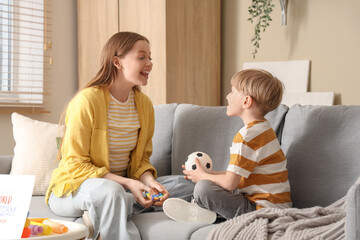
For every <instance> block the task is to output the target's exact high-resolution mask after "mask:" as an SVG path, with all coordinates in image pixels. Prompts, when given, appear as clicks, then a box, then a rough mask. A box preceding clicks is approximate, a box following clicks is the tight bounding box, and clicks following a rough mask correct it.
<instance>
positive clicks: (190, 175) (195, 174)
mask: <svg viewBox="0 0 360 240" xmlns="http://www.w3.org/2000/svg"><path fill="white" fill-rule="evenodd" d="M195 164H196V169H195V170H185V165H182V168H183V169H184V170H183V173H184V175H185V176H184V178H185V179H189V180H191V181H192V182H194V183H196V182H198V181H200V180H202V179H206V175H207V173H206V172H205V170H204V169H203V168H202V167H201V165H200V161H199V159H198V158H196V159H195Z"/></svg>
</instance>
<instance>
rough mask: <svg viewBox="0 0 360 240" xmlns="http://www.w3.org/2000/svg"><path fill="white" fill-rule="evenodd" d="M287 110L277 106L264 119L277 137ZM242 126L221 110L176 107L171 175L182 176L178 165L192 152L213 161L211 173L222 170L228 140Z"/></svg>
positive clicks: (234, 118) (227, 158)
mask: <svg viewBox="0 0 360 240" xmlns="http://www.w3.org/2000/svg"><path fill="white" fill-rule="evenodd" d="M287 110H288V107H287V106H285V105H280V106H279V107H278V108H277V109H275V110H274V111H272V112H270V113H268V114H267V115H266V116H265V117H266V118H267V119H268V120H269V121H270V123H271V126H272V127H273V128H274V130H275V132H277V133H281V131H280V128H281V127H282V121H283V120H284V116H285V114H286V112H287ZM243 126H244V124H243V122H242V120H241V119H240V118H239V117H228V116H227V115H226V107H225V106H219V107H209V106H197V105H191V104H180V105H179V106H178V107H177V108H176V111H175V118H174V132H173V142H172V144H173V148H172V155H171V164H172V166H171V169H172V174H182V167H181V165H182V164H184V163H185V160H186V158H187V156H188V155H189V154H191V153H192V152H195V151H201V152H205V153H207V154H208V155H209V156H210V158H211V159H212V161H213V169H214V170H215V171H224V170H226V168H227V166H228V163H229V159H230V152H229V148H230V146H231V143H232V140H233V138H234V136H235V134H236V132H237V131H239V130H240V128H241V127H243Z"/></svg>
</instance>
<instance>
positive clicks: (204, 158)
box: [185, 152, 213, 173]
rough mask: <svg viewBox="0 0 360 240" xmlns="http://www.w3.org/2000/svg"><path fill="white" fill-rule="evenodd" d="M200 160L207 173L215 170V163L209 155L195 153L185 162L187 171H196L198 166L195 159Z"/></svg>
mask: <svg viewBox="0 0 360 240" xmlns="http://www.w3.org/2000/svg"><path fill="white" fill-rule="evenodd" d="M196 158H197V159H199V162H200V166H201V167H202V168H203V169H204V170H205V171H206V172H207V173H211V172H212V169H213V163H212V160H211V158H210V157H209V155H207V154H206V153H204V152H193V153H191V154H190V155H189V156H188V157H187V159H186V161H185V169H186V170H195V169H196V164H195V159H196Z"/></svg>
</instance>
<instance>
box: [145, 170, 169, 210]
mask: <svg viewBox="0 0 360 240" xmlns="http://www.w3.org/2000/svg"><path fill="white" fill-rule="evenodd" d="M140 181H141V182H143V183H144V184H145V185H146V186H148V187H149V188H150V190H149V191H147V192H150V194H153V193H155V194H156V193H162V194H163V196H162V197H161V198H160V200H159V201H155V202H153V201H151V200H150V201H151V202H152V203H153V205H155V206H162V205H163V203H164V201H165V200H166V199H167V198H169V196H170V193H169V192H168V191H167V189H166V188H165V187H164V186H163V185H161V184H160V183H159V182H157V181H156V180H155V179H154V176H153V175H152V173H151V172H149V171H147V172H144V173H143V175H141V177H140Z"/></svg>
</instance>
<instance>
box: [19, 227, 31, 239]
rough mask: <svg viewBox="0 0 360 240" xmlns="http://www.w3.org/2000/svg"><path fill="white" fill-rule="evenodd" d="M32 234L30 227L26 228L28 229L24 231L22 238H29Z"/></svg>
mask: <svg viewBox="0 0 360 240" xmlns="http://www.w3.org/2000/svg"><path fill="white" fill-rule="evenodd" d="M30 234H31V230H30V229H29V228H28V227H26V228H24V230H23V232H22V234H21V238H28V237H29V236H30Z"/></svg>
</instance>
